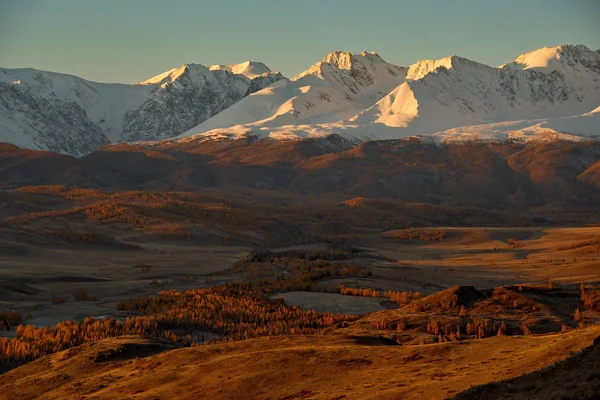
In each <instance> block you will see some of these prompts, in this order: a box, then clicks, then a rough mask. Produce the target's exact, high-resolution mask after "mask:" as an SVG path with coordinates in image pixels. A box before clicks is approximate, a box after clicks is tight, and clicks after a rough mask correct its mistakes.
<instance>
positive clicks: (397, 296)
mask: <svg viewBox="0 0 600 400" xmlns="http://www.w3.org/2000/svg"><path fill="white" fill-rule="evenodd" d="M328 291H333V292H335V293H339V294H343V295H345V296H361V297H375V298H384V299H389V300H390V301H392V302H394V303H396V304H401V305H402V304H409V303H412V302H413V301H414V300H418V299H420V298H421V297H423V295H422V294H421V293H420V292H395V291H392V290H386V291H381V290H377V289H370V288H364V289H362V288H349V287H346V286H337V287H335V288H332V289H330V290H328Z"/></svg>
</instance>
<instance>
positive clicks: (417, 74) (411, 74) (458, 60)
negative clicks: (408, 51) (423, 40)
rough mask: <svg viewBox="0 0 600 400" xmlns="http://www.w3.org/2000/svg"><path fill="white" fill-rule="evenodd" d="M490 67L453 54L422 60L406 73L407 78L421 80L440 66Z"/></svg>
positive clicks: (449, 67) (448, 67)
mask: <svg viewBox="0 0 600 400" xmlns="http://www.w3.org/2000/svg"><path fill="white" fill-rule="evenodd" d="M462 67H466V68H481V67H483V68H488V66H487V65H485V64H481V63H478V62H475V61H471V60H469V59H468V58H464V57H459V56H457V55H452V56H449V57H445V58H440V59H439V60H421V61H418V62H416V63H414V64H413V65H411V66H410V67H408V71H407V73H406V79H407V80H415V81H416V80H419V79H423V78H424V77H425V76H427V75H429V74H430V73H432V72H435V71H437V70H439V69H440V68H445V69H456V68H462Z"/></svg>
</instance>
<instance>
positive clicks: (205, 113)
mask: <svg viewBox="0 0 600 400" xmlns="http://www.w3.org/2000/svg"><path fill="white" fill-rule="evenodd" d="M244 64H247V65H246V67H245V68H240V67H239V66H240V65H243V64H240V65H237V66H233V67H231V66H222V68H221V69H214V70H211V69H209V68H207V67H204V66H201V65H196V64H189V65H184V66H182V67H181V68H177V69H173V70H171V71H167V72H166V73H164V74H161V75H158V76H157V77H154V78H152V79H149V80H148V81H145V82H140V83H139V84H136V85H124V84H106V83H96V82H90V81H86V80H84V79H81V78H78V77H76V76H72V75H64V74H57V73H52V72H44V71H36V70H33V69H0V93H1V96H0V140H1V141H5V142H9V143H14V144H16V145H19V146H22V147H26V148H32V149H41V150H51V151H55V152H59V153H66V154H71V155H76V156H81V155H84V154H87V153H90V152H91V151H93V150H94V149H97V148H98V147H100V146H102V145H103V144H106V143H108V142H109V141H110V142H119V141H136V140H156V139H165V138H171V137H173V136H176V135H178V134H180V133H182V132H184V131H185V130H187V129H189V128H190V127H193V126H195V125H197V124H199V123H201V122H203V121H204V120H206V119H208V118H210V117H211V116H213V115H215V114H217V113H218V112H220V111H222V110H224V109H226V108H227V107H229V106H231V105H232V104H234V103H235V102H237V101H239V100H240V99H242V98H244V97H245V96H247V95H249V94H250V93H252V92H254V91H257V90H261V89H263V88H264V87H266V86H268V85H270V84H271V83H273V82H275V81H277V80H280V79H283V77H282V75H281V74H280V73H278V72H273V71H271V70H269V69H268V68H267V67H266V66H265V65H264V64H260V63H244ZM258 72H260V74H259V73H258Z"/></svg>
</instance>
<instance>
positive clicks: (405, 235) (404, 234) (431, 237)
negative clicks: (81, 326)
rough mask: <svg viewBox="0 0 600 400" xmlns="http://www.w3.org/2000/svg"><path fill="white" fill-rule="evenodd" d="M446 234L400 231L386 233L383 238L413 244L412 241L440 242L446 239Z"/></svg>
mask: <svg viewBox="0 0 600 400" xmlns="http://www.w3.org/2000/svg"><path fill="white" fill-rule="evenodd" d="M446 235H447V233H446V232H444V231H442V230H433V231H432V230H412V229H408V230H402V231H392V232H387V233H386V234H385V235H384V237H386V238H389V239H397V240H403V241H406V242H409V243H410V242H413V241H414V240H421V241H424V242H441V241H443V240H444V238H446Z"/></svg>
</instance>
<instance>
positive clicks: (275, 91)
mask: <svg viewBox="0 0 600 400" xmlns="http://www.w3.org/2000/svg"><path fill="white" fill-rule="evenodd" d="M598 106H600V51H592V50H590V49H588V48H587V47H585V46H582V45H578V46H570V45H563V46H558V47H552V48H543V49H539V50H535V51H532V52H530V53H527V54H523V55H521V56H519V57H517V59H516V60H515V61H513V62H511V63H508V64H506V65H504V66H500V67H491V66H488V65H485V64H481V63H478V62H474V61H471V60H468V59H465V58H461V57H457V56H451V57H447V58H443V59H440V60H423V61H419V62H417V63H415V64H413V65H411V66H409V67H398V66H395V65H392V64H389V63H387V62H385V61H384V60H383V59H381V58H380V57H379V56H378V55H377V54H375V53H366V52H364V53H362V54H350V53H343V52H334V53H332V54H330V55H328V56H327V57H325V58H324V59H323V60H322V61H321V62H320V63H317V64H315V65H314V66H312V67H311V68H310V69H308V70H307V71H306V72H303V73H302V74H300V75H298V76H296V77H294V78H292V79H291V80H289V81H280V82H277V83H275V84H273V85H271V86H270V87H268V88H266V89H264V90H262V91H259V92H256V93H254V94H253V95H251V96H248V97H246V98H245V99H244V100H242V101H240V102H238V103H236V104H235V105H233V106H232V107H230V108H228V109H227V110H225V111H223V112H221V113H219V114H217V115H216V116H214V117H212V118H210V119H209V120H207V121H205V122H203V123H201V124H200V125H198V126H196V127H195V128H193V129H190V130H189V131H187V132H185V133H184V134H182V135H181V136H180V137H179V138H180V139H181V140H193V139H206V138H211V137H238V136H241V135H255V136H258V137H266V136H268V137H272V138H280V139H281V138H294V137H306V136H319V135H321V136H322V135H328V134H340V135H342V136H344V137H349V138H354V139H358V140H365V139H375V138H378V139H392V138H401V137H407V136H414V135H423V136H430V137H433V138H435V139H440V140H458V139H475V140H477V139H484V140H505V139H508V138H513V139H521V140H528V139H538V140H539V139H544V140H546V139H550V138H563V139H564V138H570V139H573V140H576V139H578V138H579V137H580V136H600V129H599V128H598V127H599V125H600V124H599V122H600V113H599V112H598V111H600V109H599V108H598Z"/></svg>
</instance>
